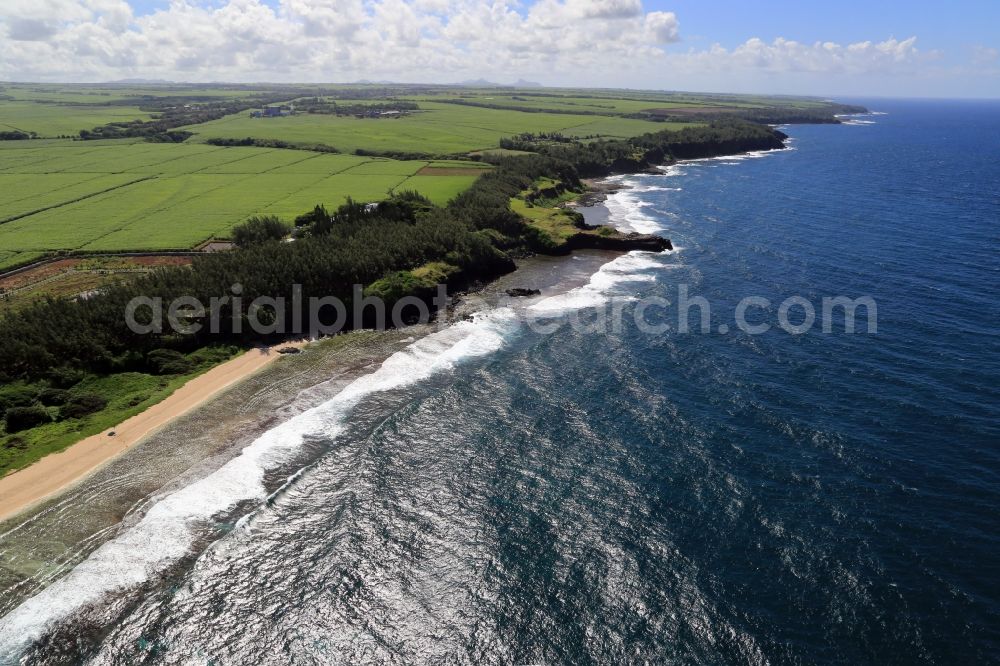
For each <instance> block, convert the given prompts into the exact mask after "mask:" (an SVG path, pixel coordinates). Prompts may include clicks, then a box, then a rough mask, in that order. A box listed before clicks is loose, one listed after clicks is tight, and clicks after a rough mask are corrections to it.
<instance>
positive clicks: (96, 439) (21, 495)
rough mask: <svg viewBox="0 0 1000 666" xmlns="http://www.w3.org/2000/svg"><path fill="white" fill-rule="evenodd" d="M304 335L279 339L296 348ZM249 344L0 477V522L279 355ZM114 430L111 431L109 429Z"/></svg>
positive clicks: (62, 488)
mask: <svg viewBox="0 0 1000 666" xmlns="http://www.w3.org/2000/svg"><path fill="white" fill-rule="evenodd" d="M308 342H309V341H307V340H298V341H292V342H288V343H282V344H281V345H280V346H281V347H295V348H297V349H299V348H301V347H303V346H305V345H306V344H308ZM277 346H278V345H275V346H272V347H255V348H253V349H250V350H248V351H246V352H244V353H242V354H240V355H239V356H237V357H235V358H232V359H229V360H228V361H225V362H224V363H221V364H219V365H217V366H215V367H214V368H211V369H210V370H208V371H207V372H204V373H202V374H200V375H198V376H197V377H194V378H193V379H191V380H190V381H188V382H187V383H185V384H184V385H182V386H181V387H179V388H178V389H177V390H176V391H174V392H173V393H171V394H170V395H169V396H167V397H166V398H164V399H163V400H161V401H160V402H158V403H156V404H155V405H152V406H150V407H149V408H148V409H146V410H145V411H143V412H140V413H139V414H136V415H135V416H132V417H130V418H128V419H126V420H125V421H123V422H122V423H120V424H118V425H116V426H115V427H113V428H109V429H107V430H103V431H101V432H100V433H97V434H95V435H90V436H89V437H85V438H84V439H81V440H80V441H78V442H76V443H74V444H71V445H70V446H68V447H66V448H65V449H62V450H61V451H56V452H54V453H50V454H49V455H47V456H45V457H43V458H41V459H39V460H36V461H35V462H34V463H32V464H31V465H28V466H27V467H24V468H22V469H19V470H16V471H14V472H11V473H10V474H8V475H6V476H4V477H2V478H0V522H2V521H6V520H9V519H11V518H14V517H16V516H18V515H19V514H22V513H24V512H25V511H28V510H29V509H31V508H32V507H34V506H36V505H38V504H39V503H40V502H43V501H44V500H46V499H49V498H50V497H53V496H55V495H57V494H60V493H62V492H64V491H66V490H69V489H70V488H72V487H73V486H74V485H75V484H77V483H79V482H80V481H82V480H84V479H86V478H88V477H89V476H91V475H92V474H93V473H94V472H96V471H97V470H99V469H100V468H101V467H103V466H104V465H106V464H108V463H109V462H111V461H112V460H114V459H116V458H118V457H119V456H121V455H122V454H123V453H125V452H126V451H128V450H129V449H131V448H132V447H134V446H135V445H136V444H138V443H140V442H141V441H143V440H144V439H146V437H148V436H149V435H151V434H153V433H155V432H156V431H157V430H159V429H160V428H163V427H164V426H166V425H169V424H170V423H172V422H173V421H175V420H176V419H178V418H179V417H181V416H183V415H184V414H187V413H188V412H190V411H192V410H194V409H197V408H198V407H200V406H202V405H203V404H205V403H206V402H208V401H210V400H211V399H212V398H214V397H216V396H217V395H219V394H220V393H222V392H223V391H225V390H226V389H228V388H230V387H232V386H234V385H235V384H238V383H239V382H241V381H243V380H245V379H246V378H248V377H249V376H250V375H252V374H254V373H256V372H258V371H259V370H261V369H262V368H264V367H266V366H267V365H269V364H271V363H272V362H273V361H275V360H276V359H277V358H279V357H280V356H281V354H279V353H278V352H277V351H276V350H275V347H277ZM111 432H114V433H115V434H114V436H110V433H111Z"/></svg>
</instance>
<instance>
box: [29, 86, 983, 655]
mask: <svg viewBox="0 0 1000 666" xmlns="http://www.w3.org/2000/svg"><path fill="white" fill-rule="evenodd" d="M865 103H867V104H868V105H869V106H870V107H872V108H873V109H877V110H879V111H883V112H886V114H887V115H877V116H868V117H864V118H860V119H859V120H862V121H865V122H863V123H855V124H849V125H843V126H794V127H792V128H790V129H788V130H787V131H788V133H789V134H790V135H792V137H794V141H793V142H792V144H791V145H792V146H793V147H794V150H789V151H784V152H780V153H773V154H770V155H767V156H763V157H756V158H746V159H740V160H712V161H705V162H697V163H691V164H685V165H681V166H679V167H675V168H672V169H669V170H668V172H667V173H666V174H664V175H643V176H634V177H628V178H626V179H623V182H624V183H625V184H628V185H631V186H633V189H631V190H627V191H623V192H621V193H619V194H616V195H613V197H612V199H611V201H610V202H609V207H610V210H611V215H612V220H613V221H615V222H617V223H618V224H620V225H622V226H626V225H630V224H631V225H632V226H635V227H638V228H644V229H659V230H660V231H659V233H663V234H664V235H667V236H669V237H670V238H671V239H673V241H674V244H675V245H676V246H677V247H678V248H679V249H678V250H677V251H676V252H674V253H670V254H666V255H661V256H651V255H635V256H630V257H627V258H625V259H620V260H618V261H616V262H615V264H614V265H612V266H609V267H606V269H605V270H603V271H602V272H601V273H600V274H599V275H597V276H596V277H595V278H594V280H593V281H592V282H591V284H590V285H589V286H588V287H586V288H584V289H582V290H578V291H577V292H574V294H572V295H571V296H570V297H559V300H556V301H549V302H548V303H547V304H546V303H545V302H543V307H550V308H556V309H553V310H552V312H553V313H554V314H558V315H559V316H560V317H564V318H565V317H568V316H570V314H569V313H576V314H579V313H580V312H581V311H582V312H583V315H582V318H583V319H584V320H585V321H589V319H588V317H590V316H591V314H588V312H587V309H586V308H585V307H583V306H587V305H601V304H604V303H606V302H607V299H608V298H610V297H612V296H613V297H616V298H631V299H641V298H643V297H648V296H659V297H664V298H666V299H668V300H669V301H671V302H672V303H674V304H676V303H677V288H678V286H679V285H680V284H686V285H688V289H689V292H690V294H691V295H700V296H703V297H704V298H706V299H707V300H708V301H709V302H710V304H711V307H712V330H713V332H712V333H709V334H696V333H689V334H680V333H678V332H677V331H676V330H671V331H667V332H661V333H657V334H648V333H644V332H641V331H640V330H639V329H638V327H637V326H636V325H635V323H634V321H633V320H632V319H630V318H629V317H625V319H624V322H625V323H624V325H623V326H622V328H621V330H620V331H617V332H610V333H599V334H598V333H586V332H580V331H574V330H571V329H570V328H569V327H563V328H561V329H560V330H559V331H558V332H557V333H555V334H552V335H543V334H540V333H536V332H532V331H530V330H528V329H527V328H526V327H525V326H523V325H517V324H516V323H511V322H510V321H508V320H507V319H506V318H505V316H504V314H503V313H497V314H496V315H495V316H493V317H492V318H490V317H487V318H485V319H483V320H480V321H479V322H477V323H469V322H466V323H464V324H461V325H459V329H458V330H457V331H452V332H450V333H449V332H445V333H444V334H441V335H440V336H439V337H438V338H437V339H436V341H434V342H433V344H432V343H427V344H426V346H425V347H423V348H420V349H416V350H414V352H412V353H411V354H410V355H409V356H408V357H406V358H401V359H397V361H398V364H397V365H396V366H391V365H390V368H389V371H386V374H385V377H384V379H385V380H386V382H385V383H383V384H380V383H379V382H377V381H376V382H374V383H370V385H368V389H371V390H368V389H366V390H365V391H363V392H362V393H363V395H360V397H358V399H357V400H355V401H353V402H349V403H338V404H330V405H327V406H325V407H322V408H320V409H319V413H316V414H313V415H312V416H311V417H310V418H311V420H308V419H307V420H306V422H304V423H300V424H299V426H298V429H291V430H288V431H285V432H281V433H278V434H276V435H274V436H273V437H272V440H273V441H272V444H274V445H275V446H277V445H278V444H279V443H280V444H282V445H287V446H294V445H295V444H297V443H298V442H300V441H301V435H302V433H307V434H309V435H310V436H311V438H312V439H311V440H310V441H313V442H314V443H315V442H317V441H321V442H323V443H322V450H324V451H325V453H323V454H322V455H320V456H319V458H318V459H316V460H315V461H314V462H313V463H312V464H311V465H310V466H309V467H308V468H307V469H306V470H305V471H303V472H302V473H301V474H300V475H299V476H298V477H297V478H296V479H294V480H293V481H292V482H291V483H290V484H289V485H288V486H287V487H286V488H285V489H284V490H283V491H282V492H281V493H280V494H279V495H277V496H276V497H274V498H272V500H271V502H270V503H269V505H268V506H267V507H265V508H263V509H261V510H259V511H257V513H255V514H254V515H253V516H252V517H251V518H248V519H246V520H244V521H243V522H242V523H240V525H239V526H238V528H237V529H235V530H233V531H232V532H231V533H230V534H229V535H228V536H226V537H224V538H223V539H221V540H220V541H218V542H217V543H215V545H214V546H212V547H211V548H210V549H209V550H208V551H207V552H204V553H203V554H201V555H200V556H199V557H198V558H197V559H196V560H194V561H187V563H186V564H183V565H178V567H179V568H175V570H174V571H173V573H172V574H171V578H170V584H169V585H160V586H153V587H152V588H149V589H146V590H144V591H143V592H141V593H132V595H131V596H130V597H129V602H128V603H127V604H124V605H119V606H118V607H117V609H116V610H115V614H114V615H113V617H114V622H113V625H112V626H111V627H110V628H107V629H106V630H105V633H104V634H103V635H102V637H101V638H100V640H99V641H98V643H97V644H96V645H95V646H92V649H93V650H94V654H95V655H96V656H95V661H96V662H97V663H133V662H135V661H137V660H139V659H147V660H148V661H149V662H152V663H179V662H182V661H185V660H187V659H196V660H200V661H201V662H204V663H283V662H286V661H293V662H295V663H496V664H528V663H545V664H570V663H572V664H586V663H602V664H609V663H683V664H740V663H747V664H766V663H773V664H815V663H852V664H857V663H865V664H919V663H938V664H972V663H989V662H996V661H997V655H998V654H1000V557H998V549H1000V533H998V532H1000V530H998V527H1000V261H998V250H997V248H998V241H1000V104H997V103H973V102H918V101H913V102H902V101H892V102H890V101H867V102H865ZM528 286H530V285H528ZM795 295H797V296H801V297H803V298H805V299H807V300H808V301H810V302H811V303H813V304H815V307H816V309H817V311H819V310H820V303H821V301H822V298H823V297H825V296H828V297H835V296H848V297H850V298H856V297H859V296H870V297H872V298H873V299H874V300H875V302H876V303H877V326H878V330H877V333H876V334H869V333H867V332H866V329H865V327H864V323H865V319H864V316H861V317H860V319H861V322H860V324H859V326H858V330H859V332H858V333H856V334H853V335H849V334H845V333H843V331H842V330H840V332H839V333H838V332H836V329H840V328H841V327H842V325H843V322H842V321H839V320H838V321H837V322H836V327H835V332H833V333H831V334H823V333H822V331H821V330H820V326H819V324H818V323H817V324H816V327H815V328H814V329H813V330H811V331H809V332H807V333H804V334H802V335H790V334H789V333H787V332H785V331H783V330H781V329H779V328H777V327H775V328H773V329H772V330H770V331H768V332H767V333H765V334H762V335H748V334H746V333H743V332H741V331H739V330H737V327H736V326H735V324H734V319H733V312H734V308H735V306H736V304H737V302H738V301H739V300H740V299H742V298H743V297H746V296H759V297H764V298H767V299H769V300H770V301H771V302H772V306H771V307H770V308H763V309H756V310H753V315H752V316H751V317H750V318H751V319H753V322H754V323H758V322H770V323H776V322H777V309H778V304H779V303H781V302H782V300H784V299H785V298H787V297H789V296H795ZM639 302H641V301H637V300H630V301H629V302H627V303H626V305H625V306H624V311H625V312H626V314H628V313H632V312H634V310H635V308H636V307H637V304H638V303H639ZM581 308H582V310H581ZM799 312H800V313H801V310H799ZM574 316H575V315H574ZM667 319H668V320H669V319H670V318H669V317H668V318H667ZM792 319H793V321H794V323H798V322H799V321H800V320H801V314H793V315H792ZM719 324H727V325H729V326H730V327H731V332H729V333H726V334H721V333H718V332H717V331H718V325H719ZM463 327H464V328H463ZM442 336H443V337H442ZM449 336H450V337H449ZM428 368H430V369H429V370H428ZM401 377H406V378H407V379H406V380H405V381H404V380H402V379H400V378H401ZM381 388H388V389H389V390H385V391H381V390H380V389H381ZM377 389H379V390H377ZM334 414H337V415H338V416H336V418H334V416H333V415H334ZM244 473H246V472H244ZM233 478H237V477H233ZM239 478H242V477H239ZM227 487H228V486H227ZM188 499H190V498H188ZM183 506H187V505H186V504H185V505H183ZM179 507H180V505H178V507H175V509H174V510H175V512H176V511H181V508H179ZM170 515H173V514H169V512H164V513H163V515H160V516H159V518H158V519H159V520H162V521H164V524H167V523H169V520H170V517H169V516H170ZM154 527H155V525H154ZM151 529H152V528H151ZM161 532H165V533H166V536H165V537H164V539H165V540H164V541H163V542H160V541H156V543H155V544H154V545H153V546H152V547H154V548H157V549H161V550H169V547H166V546H164V545H163V544H164V543H167V541H168V540H169V539H170V538H173V537H177V535H178V534H179V532H178V533H175V532H174V531H172V530H171V529H166V528H163V529H162V530H156V529H153V530H152V531H151V532H150V534H156V535H159V536H162V534H161ZM178 538H179V537H178ZM142 543H145V542H144V541H142V540H140V539H136V540H134V541H133V542H132V544H131V547H132V548H133V549H137V548H140V547H141V545H142ZM131 552H133V553H134V552H135V550H133V551H131ZM126 564H127V562H126ZM127 570H128V567H127V566H125V565H121V566H120V568H119V569H115V571H116V572H117V573H116V575H121V577H122V578H123V579H125V580H131V578H129V577H128V576H126V575H124V574H122V573H121V572H122V571H127ZM95 571H96V572H97V573H94V572H95ZM100 572H101V570H100V568H99V567H94V569H93V571H91V573H90V575H91V576H92V577H93V576H100V575H104V576H107V575H108V573H107V571H106V570H105V571H104V573H100ZM86 575H87V574H81V576H82V577H81V578H80V579H79V580H77V581H76V582H75V583H74V584H75V585H77V584H80V581H86V580H88V579H87V578H86ZM91 582H93V580H91ZM50 589H51V588H50ZM68 594H69V592H68V591H67V590H62V591H60V592H59V593H58V594H56V593H54V594H53V596H52V597H51V598H49V599H48V600H46V602H45V604H47V605H46V606H45V607H46V608H48V607H51V606H53V605H57V604H58V603H62V602H64V601H65V597H66V596H67V595H68ZM59 595H62V596H61V597H60V596H59ZM36 654H44V652H41V653H36ZM64 654H66V653H64Z"/></svg>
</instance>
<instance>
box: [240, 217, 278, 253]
mask: <svg viewBox="0 0 1000 666" xmlns="http://www.w3.org/2000/svg"><path fill="white" fill-rule="evenodd" d="M290 233H292V228H291V226H289V225H287V224H285V223H284V222H282V221H281V220H280V219H278V218H277V217H275V216H274V215H255V216H254V217H251V218H250V219H249V220H247V221H246V222H244V223H243V224H240V225H237V226H235V227H233V242H234V243H236V245H238V246H239V247H249V246H251V245H257V244H259V243H266V242H267V241H275V240H281V239H282V238H284V237H285V236H287V235H288V234H290Z"/></svg>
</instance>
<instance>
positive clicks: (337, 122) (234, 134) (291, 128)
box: [184, 102, 673, 155]
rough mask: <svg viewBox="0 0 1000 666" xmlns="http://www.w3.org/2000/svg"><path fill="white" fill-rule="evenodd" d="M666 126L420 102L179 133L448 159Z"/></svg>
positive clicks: (241, 120)
mask: <svg viewBox="0 0 1000 666" xmlns="http://www.w3.org/2000/svg"><path fill="white" fill-rule="evenodd" d="M671 128H673V127H671V126H670V125H667V124H665V123H656V122H650V121H645V120H630V119H626V118H614V117H607V116H581V115H569V114H564V113H524V112H521V111H510V110H500V109H483V108H478V107H469V106H459V105H457V104H444V103H440V102H421V103H420V111H416V112H414V113H412V114H410V115H407V116H405V117H403V118H397V119H372V118H365V119H359V118H354V117H341V116H333V115H320V114H316V115H313V114H300V115H296V116H290V117H284V118H251V117H250V116H249V114H247V113H240V114H234V115H231V116H226V117H225V118H221V119H219V120H214V121H212V122H207V123H202V124H200V125H191V126H188V127H186V128H184V129H186V130H188V131H190V132H194V133H195V134H196V135H197V139H195V140H202V141H204V140H207V139H213V138H219V139H243V138H246V137H253V138H257V139H280V140H283V141H290V142H293V143H322V144H325V145H328V146H333V147H334V148H336V149H338V150H340V151H342V152H345V153H350V152H354V151H355V150H358V149H364V150H375V151H405V152H417V153H433V154H444V155H450V154H460V153H468V152H470V151H474V150H483V149H489V148H496V147H497V143H498V142H499V141H500V139H501V138H503V137H505V136H513V135H515V134H521V133H523V132H563V133H565V134H571V135H574V136H589V135H593V134H601V135H603V136H608V137H630V136H637V135H639V134H644V133H646V132H655V131H658V130H663V129H671Z"/></svg>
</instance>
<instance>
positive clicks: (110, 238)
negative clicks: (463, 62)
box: [0, 142, 478, 266]
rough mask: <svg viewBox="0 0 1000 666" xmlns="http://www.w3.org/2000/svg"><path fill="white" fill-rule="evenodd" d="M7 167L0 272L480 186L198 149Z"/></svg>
mask: <svg viewBox="0 0 1000 666" xmlns="http://www.w3.org/2000/svg"><path fill="white" fill-rule="evenodd" d="M0 160H2V161H0V248H2V249H3V252H4V254H0V266H2V265H4V264H6V265H10V264H13V263H18V262H19V261H21V260H23V259H24V256H19V253H24V252H32V253H37V252H44V251H54V250H89V251H112V250H166V249H189V248H191V247H194V246H195V245H197V244H199V243H201V242H202V241H205V240H207V239H209V238H224V237H226V236H227V235H228V233H229V231H230V229H231V228H232V227H233V226H235V225H236V224H239V223H240V222H243V221H244V220H246V219H247V218H248V217H250V216H251V215H255V214H258V213H268V214H275V215H279V216H281V217H284V218H287V219H291V218H293V217H295V216H296V215H299V214H301V213H303V212H305V211H306V210H308V209H310V208H312V207H313V206H315V205H317V204H323V205H326V206H327V207H328V208H333V207H336V206H338V205H340V204H341V203H343V202H344V201H345V200H346V199H347V197H348V196H352V197H354V198H355V199H358V200H361V201H377V200H380V199H382V198H385V197H386V196H387V195H388V194H389V193H390V192H391V191H393V190H395V189H413V190H416V191H419V192H421V193H423V194H425V195H426V196H428V197H430V198H431V199H432V200H433V201H434V202H435V203H440V204H443V203H446V202H447V201H448V199H450V198H451V197H453V196H455V195H456V194H458V193H459V192H461V191H462V190H463V189H465V188H466V187H468V186H469V185H471V184H472V182H473V181H474V180H475V171H472V172H470V173H463V174H446V175H416V174H417V172H418V171H420V170H421V169H423V168H424V167H426V166H428V165H430V164H431V163H430V162H427V161H396V160H385V159H378V158H366V157H357V156H353V155H337V154H326V153H314V152H309V151H302V150H281V149H268V148H220V147H217V146H207V145H197V144H194V145H187V144H155V143H130V144H123V145H98V146H94V145H90V144H88V143H86V142H66V143H65V144H63V145H47V146H45V147H42V148H23V149H16V148H7V149H5V150H3V151H0ZM434 165H435V166H438V167H446V168H447V167H465V168H468V167H469V166H470V164H469V163H447V162H445V163H438V162H435V163H434ZM471 166H478V165H471Z"/></svg>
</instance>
